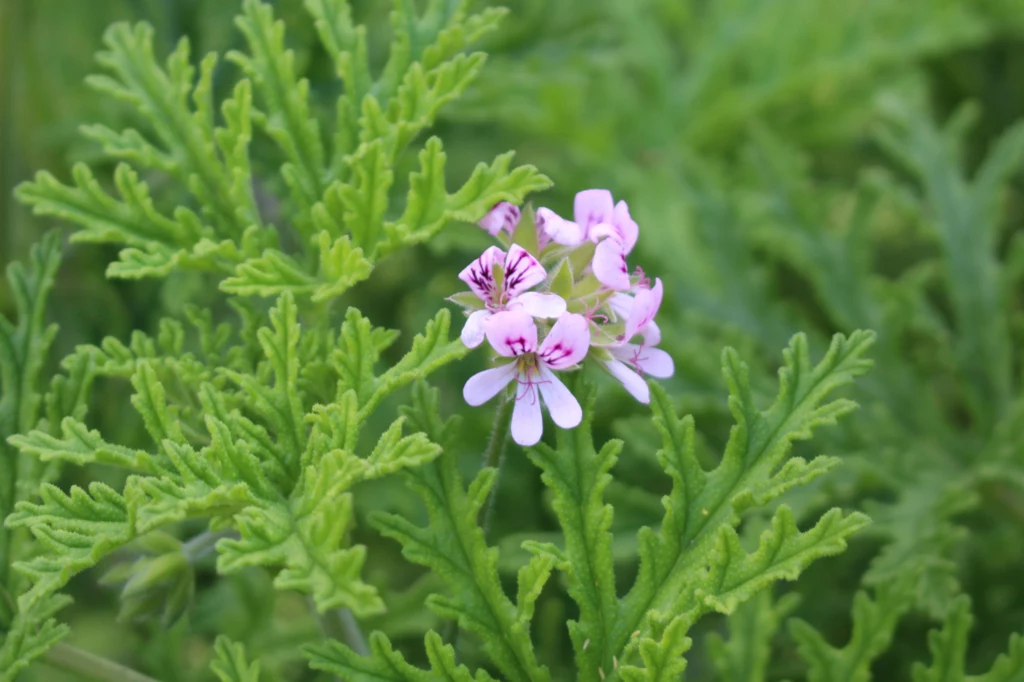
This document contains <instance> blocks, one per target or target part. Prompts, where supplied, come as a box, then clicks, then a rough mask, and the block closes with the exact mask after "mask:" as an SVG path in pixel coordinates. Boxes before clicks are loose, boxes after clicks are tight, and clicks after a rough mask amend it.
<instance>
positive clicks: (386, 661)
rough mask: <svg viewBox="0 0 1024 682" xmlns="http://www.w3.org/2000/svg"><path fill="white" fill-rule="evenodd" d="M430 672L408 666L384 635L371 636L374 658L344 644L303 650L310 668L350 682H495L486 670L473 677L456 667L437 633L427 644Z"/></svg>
mask: <svg viewBox="0 0 1024 682" xmlns="http://www.w3.org/2000/svg"><path fill="white" fill-rule="evenodd" d="M424 643H425V645H426V650H427V660H428V662H429V664H430V670H429V671H425V670H420V669H419V668H416V667H415V666H412V665H410V664H409V663H406V661H405V657H404V656H402V654H401V653H399V652H397V651H395V650H394V649H393V648H392V646H391V642H390V641H388V638H387V637H386V636H385V635H384V634H383V633H381V632H374V633H373V634H372V635H370V655H369V656H359V655H358V654H356V653H355V652H353V651H352V650H351V649H349V648H348V647H347V646H345V645H344V644H342V643H340V642H337V641H333V640H332V641H328V642H324V643H322V644H313V645H307V646H305V647H304V648H303V650H304V652H305V654H306V656H308V657H309V659H310V663H309V665H310V667H311V668H313V669H314V670H323V671H326V672H328V673H331V674H332V675H337V676H338V677H340V678H341V679H344V680H349V681H350V682H493V678H492V677H491V676H490V675H488V674H487V673H486V672H484V671H483V670H478V671H477V673H476V675H472V674H470V672H469V670H468V669H467V668H466V667H465V666H464V665H456V664H455V650H454V649H452V647H451V646H448V645H445V644H444V643H443V642H442V641H441V637H440V636H438V634H437V633H436V632H433V631H430V632H428V633H427V636H426V638H425V641H424Z"/></svg>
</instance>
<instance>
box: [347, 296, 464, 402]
mask: <svg viewBox="0 0 1024 682" xmlns="http://www.w3.org/2000/svg"><path fill="white" fill-rule="evenodd" d="M451 319H452V316H451V312H450V311H448V310H447V309H446V308H442V309H441V310H439V311H437V315H435V316H434V319H433V320H431V321H430V322H428V323H427V327H426V329H424V330H423V333H422V334H417V335H416V338H414V339H413V340H412V348H411V349H409V352H408V353H406V354H405V355H404V356H403V357H402V359H401V360H399V361H398V362H396V363H395V364H394V365H393V366H392V367H391V368H390V369H388V370H387V371H386V372H384V374H382V375H380V377H379V378H378V379H377V381H376V384H375V387H374V391H373V393H372V394H371V395H370V397H369V399H368V400H367V401H366V403H365V404H364V405H363V406H362V407H361V409H360V414H361V415H368V414H369V413H370V412H371V411H372V410H374V409H376V407H377V405H378V404H379V403H380V401H381V400H383V399H384V397H385V396H387V395H390V394H391V393H393V392H395V391H396V390H398V389H399V388H401V387H402V386H406V385H407V384H410V383H412V382H414V381H419V380H420V379H425V378H426V377H427V376H429V375H430V374H431V373H433V372H434V371H436V370H437V369H439V368H440V367H443V366H444V365H447V364H448V363H450V362H453V361H455V360H458V359H461V358H463V357H465V355H466V353H468V352H469V350H468V349H467V348H466V346H465V345H464V344H463V343H462V341H460V340H458V339H455V340H454V341H450V340H449V339H448V331H449V329H450V327H451Z"/></svg>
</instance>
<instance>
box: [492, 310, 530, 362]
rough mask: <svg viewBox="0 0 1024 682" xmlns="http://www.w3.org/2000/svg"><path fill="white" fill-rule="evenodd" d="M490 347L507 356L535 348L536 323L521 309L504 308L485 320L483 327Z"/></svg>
mask: <svg viewBox="0 0 1024 682" xmlns="http://www.w3.org/2000/svg"><path fill="white" fill-rule="evenodd" d="M484 331H485V332H486V334H487V340H488V341H490V342H491V347H492V348H494V350H495V351H497V352H498V355H503V356H505V357H507V358H511V357H515V356H517V355H523V354H524V353H532V352H534V351H535V350H537V325H536V324H534V322H533V318H532V317H530V315H529V314H528V313H526V312H524V311H522V310H505V311H502V312H500V313H495V314H494V315H492V316H491V317H490V319H488V320H487V325H486V327H485V329H484Z"/></svg>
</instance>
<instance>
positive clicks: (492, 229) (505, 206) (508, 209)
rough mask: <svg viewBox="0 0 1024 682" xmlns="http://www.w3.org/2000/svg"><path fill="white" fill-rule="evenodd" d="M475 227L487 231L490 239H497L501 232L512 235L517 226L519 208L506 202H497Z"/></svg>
mask: <svg viewBox="0 0 1024 682" xmlns="http://www.w3.org/2000/svg"><path fill="white" fill-rule="evenodd" d="M477 225H479V226H480V227H482V228H484V229H485V230H487V232H488V233H489V234H490V235H491V236H492V237H497V236H498V233H500V232H501V231H502V230H505V231H506V232H508V233H509V234H512V233H513V232H515V230H516V226H517V225H519V207H518V206H513V205H512V204H510V203H508V202H507V201H499V202H498V203H497V204H495V205H494V207H493V208H492V209H491V210H490V211H488V212H487V215H485V216H484V217H483V218H481V219H480V222H479V223H477Z"/></svg>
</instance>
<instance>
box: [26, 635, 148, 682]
mask: <svg viewBox="0 0 1024 682" xmlns="http://www.w3.org/2000/svg"><path fill="white" fill-rule="evenodd" d="M43 661H44V662H45V663H47V664H48V665H50V666H52V667H54V668H58V669H60V670H64V671H65V672H69V673H73V674H75V675H77V676H78V677H79V678H80V679H85V680H92V681H93V682H159V681H158V680H156V679H155V678H152V677H150V676H148V675H143V674H142V673H140V672H138V671H136V670H132V669H131V668H126V667H125V666H123V665H121V664H120V663H115V662H114V661H111V660H110V659H107V658H103V657H102V656H97V655H96V654H91V653H89V652H88V651H83V650H82V649H79V648H78V647H74V646H71V645H70V644H65V643H64V642H57V644H55V645H54V646H53V647H51V648H50V650H49V651H47V652H46V654H44V655H43Z"/></svg>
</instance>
